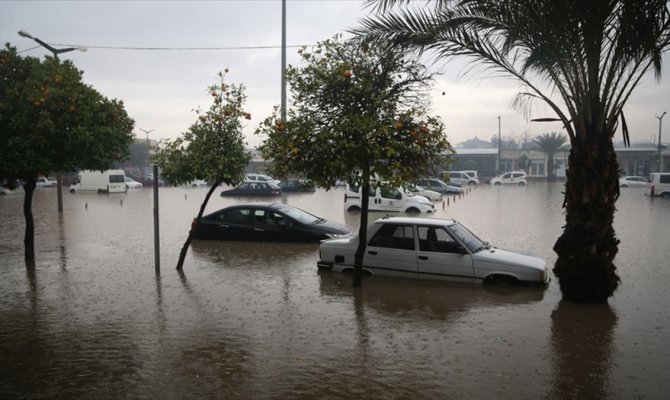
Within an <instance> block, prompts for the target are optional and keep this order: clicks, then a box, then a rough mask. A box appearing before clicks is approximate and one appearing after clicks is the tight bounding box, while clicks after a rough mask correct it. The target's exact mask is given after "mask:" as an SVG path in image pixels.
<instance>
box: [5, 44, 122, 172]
mask: <svg viewBox="0 0 670 400" xmlns="http://www.w3.org/2000/svg"><path fill="white" fill-rule="evenodd" d="M133 125H134V122H133V120H132V119H130V118H129V117H128V115H127V114H126V111H125V109H124V107H123V103H122V102H120V101H117V100H109V99H107V98H105V97H104V96H102V95H101V94H100V93H98V92H97V91H96V90H95V89H93V88H92V87H90V86H89V85H86V84H84V83H83V82H82V73H81V71H79V70H77V69H76V68H75V67H74V65H73V64H72V63H71V62H69V61H65V62H60V61H59V60H57V59H54V58H50V57H47V58H46V59H45V60H44V61H41V60H39V59H37V58H33V57H20V56H19V55H18V54H17V53H16V49H15V48H13V47H10V46H9V45H7V46H6V47H5V48H4V49H2V50H0V148H2V151H1V152H0V181H5V182H6V183H9V184H11V183H13V182H15V181H16V180H17V179H21V180H23V181H29V180H30V179H35V178H36V177H37V175H38V174H39V173H44V174H46V173H49V172H51V171H72V170H75V169H77V168H81V169H100V170H102V169H106V168H108V167H109V166H110V165H111V164H112V162H113V161H115V160H120V159H122V158H123V157H124V156H125V154H126V152H127V149H128V146H129V145H130V143H132V130H133Z"/></svg>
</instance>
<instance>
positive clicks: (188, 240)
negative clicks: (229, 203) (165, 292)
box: [177, 182, 221, 271]
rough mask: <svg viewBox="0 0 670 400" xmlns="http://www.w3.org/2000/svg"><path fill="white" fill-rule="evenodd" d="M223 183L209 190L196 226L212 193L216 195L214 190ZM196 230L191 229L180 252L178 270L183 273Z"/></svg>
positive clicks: (215, 184)
mask: <svg viewBox="0 0 670 400" xmlns="http://www.w3.org/2000/svg"><path fill="white" fill-rule="evenodd" d="M220 183H221V182H215V183H214V184H213V185H212V187H211V188H210V189H209V191H208V192H207V195H206V196H205V200H204V201H203V202H202V204H201V205H200V211H198V216H197V217H196V219H195V221H196V222H195V223H196V226H197V224H198V223H199V222H200V218H202V214H203V213H204V212H205V208H206V207H207V203H208V202H209V198H210V197H212V193H214V190H215V189H216V188H217V187H218V186H219V184H220ZM194 229H195V226H194V227H193V228H191V230H189V231H188V237H187V238H186V241H185V242H184V245H183V246H182V247H181V251H180V252H179V261H177V270H179V271H181V270H182V269H183V268H184V260H185V259H186V253H187V252H188V248H189V246H190V245H191V242H192V241H193V230H194Z"/></svg>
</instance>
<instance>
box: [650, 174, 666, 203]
mask: <svg viewBox="0 0 670 400" xmlns="http://www.w3.org/2000/svg"><path fill="white" fill-rule="evenodd" d="M644 194H646V195H647V196H661V197H662V198H664V199H670V172H654V173H653V174H651V179H649V185H648V186H647V191H646V192H645V193H644Z"/></svg>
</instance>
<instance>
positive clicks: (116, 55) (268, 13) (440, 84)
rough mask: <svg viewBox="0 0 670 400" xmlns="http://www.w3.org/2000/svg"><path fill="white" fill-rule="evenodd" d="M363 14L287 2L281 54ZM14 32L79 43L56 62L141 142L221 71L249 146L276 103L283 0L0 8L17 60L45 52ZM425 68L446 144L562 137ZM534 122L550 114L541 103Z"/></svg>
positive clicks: (162, 130)
mask: <svg viewBox="0 0 670 400" xmlns="http://www.w3.org/2000/svg"><path fill="white" fill-rule="evenodd" d="M368 12H369V10H366V9H364V8H363V7H362V2H361V1H324V0H314V1H291V0H289V1H288V2H287V21H286V22H287V29H286V30H287V45H288V46H299V45H310V44H315V43H316V42H318V41H321V40H324V39H328V38H331V37H332V36H333V35H335V34H336V33H344V32H345V31H346V30H347V29H350V28H352V27H355V26H356V24H357V21H358V20H359V19H360V18H361V17H363V16H365V15H366V13H368ZM19 30H25V31H27V32H29V33H30V34H32V35H33V36H35V37H38V38H40V39H42V40H43V41H45V42H47V43H49V44H51V45H53V46H54V47H57V48H58V47H59V46H72V45H77V46H79V45H81V46H86V47H87V48H88V51H87V52H69V53H64V54H62V55H61V56H60V57H61V59H69V60H72V61H73V62H74V63H75V65H76V66H77V67H78V68H79V69H81V70H82V71H84V80H85V82H86V83H89V84H91V85H92V86H93V87H94V88H95V89H97V90H98V91H99V92H101V93H102V94H103V95H105V96H106V97H109V98H117V99H119V100H122V101H123V102H124V103H125V106H126V110H127V112H128V113H129V115H130V117H131V118H133V119H134V120H135V132H136V134H137V136H139V137H142V138H144V137H146V135H145V133H144V132H142V131H141V129H144V130H152V132H151V133H150V134H149V137H150V138H151V139H161V138H174V137H177V136H178V135H179V134H180V133H181V132H184V131H185V130H187V129H188V127H189V126H190V125H191V124H192V123H193V122H194V121H195V118H196V117H195V114H194V113H193V110H194V109H195V108H197V107H201V108H203V109H207V108H209V105H210V103H209V101H210V98H209V97H208V95H207V93H206V88H207V86H209V85H210V84H212V83H214V82H215V80H216V74H217V73H218V72H219V71H222V70H223V69H224V68H229V69H230V72H229V74H228V77H227V81H228V82H229V83H241V84H243V85H245V87H246V88H247V96H248V101H247V106H246V109H247V110H248V111H249V112H251V114H252V120H251V121H246V120H245V122H246V127H245V133H246V135H247V141H248V143H249V144H250V145H251V146H256V145H258V143H259V142H260V141H261V138H260V137H258V136H256V135H254V134H253V131H254V130H255V128H256V126H257V125H258V124H259V123H260V121H261V120H262V119H263V118H265V117H266V116H267V115H269V114H270V113H271V111H272V107H273V106H274V105H279V103H280V101H281V99H280V93H281V91H280V81H281V49H280V46H281V0H266V1H252V0H247V1H244V0H241V1H25V0H22V1H4V0H0V41H1V42H2V44H3V45H4V43H10V44H11V45H13V46H15V47H16V48H17V49H18V50H19V51H20V52H22V53H21V54H22V55H30V56H35V57H42V56H44V55H47V54H49V53H48V52H47V50H46V49H44V48H41V47H37V48H34V47H35V46H36V45H37V44H36V43H35V42H34V41H32V40H30V39H26V38H23V37H20V36H19V35H18V34H17V32H18V31H19ZM259 47H260V48H259ZM156 48H161V49H160V50H156ZM165 48H170V49H171V50H165ZM195 48H217V49H216V50H196V49H195ZM296 53H297V48H295V47H289V48H288V49H287V59H288V63H289V64H293V65H296V64H297V63H298V62H299V60H298V57H297V54H296ZM664 61H665V64H664V76H663V78H662V80H661V81H660V82H657V81H656V80H655V79H654V77H653V76H651V75H650V76H648V77H647V78H646V79H645V80H644V81H643V82H642V83H641V84H640V86H639V87H638V89H637V90H636V92H635V94H634V95H633V97H632V98H631V99H630V101H629V102H628V104H627V107H626V108H625V113H626V118H627V122H628V125H629V128H630V130H631V139H632V140H633V141H647V142H650V141H651V140H652V139H653V138H654V137H656V135H657V134H658V126H659V124H658V119H657V118H655V116H660V115H661V114H662V113H663V111H668V112H670V85H669V82H670V76H668V73H669V72H670V70H669V69H668V67H667V64H668V62H670V57H668V55H667V54H666V57H665V58H664ZM431 68H432V69H433V70H434V71H438V72H440V73H441V74H442V75H441V76H440V77H439V79H438V80H437V81H436V82H435V88H434V91H433V94H434V96H433V110H432V113H433V114H436V115H439V116H440V117H441V118H442V120H443V121H444V122H445V124H446V128H447V136H448V138H449V140H450V141H451V142H452V143H453V144H458V143H460V142H463V141H464V140H467V139H469V138H472V137H474V136H477V137H479V138H481V139H484V140H490V139H491V137H492V136H494V135H497V133H498V116H500V117H501V118H500V120H501V132H502V136H503V137H510V136H515V137H517V138H518V139H521V138H522V137H523V136H524V135H527V136H529V137H533V136H535V135H538V134H540V133H544V132H552V131H560V130H561V127H560V124H558V123H533V122H527V121H526V120H525V119H524V116H523V115H522V114H521V113H520V112H518V111H516V110H514V109H512V108H511V106H510V103H511V101H512V99H513V97H514V95H515V94H516V93H517V92H518V91H519V89H520V86H519V85H518V84H517V83H515V82H514V81H511V80H507V79H503V78H494V77H491V76H490V73H487V72H486V71H485V70H482V72H480V73H478V74H475V75H471V76H468V77H467V78H463V77H462V76H461V75H462V72H463V71H467V70H468V69H469V68H470V66H469V65H468V64H466V63H461V62H454V63H449V64H447V65H444V64H437V65H432V66H431ZM464 68H465V69H464ZM443 92H444V93H445V94H444V95H442V93H443ZM289 105H290V104H289ZM533 116H534V117H547V116H553V115H552V114H551V113H550V112H549V111H548V110H547V109H545V108H543V107H541V106H540V107H538V108H536V109H535V110H534V114H533ZM663 121H664V122H665V126H666V127H667V128H666V129H664V134H663V142H664V143H668V142H670V117H668V118H665V119H664V120H663ZM615 140H620V135H617V136H616V137H615Z"/></svg>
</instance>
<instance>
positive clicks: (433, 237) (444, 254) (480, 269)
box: [317, 217, 551, 286]
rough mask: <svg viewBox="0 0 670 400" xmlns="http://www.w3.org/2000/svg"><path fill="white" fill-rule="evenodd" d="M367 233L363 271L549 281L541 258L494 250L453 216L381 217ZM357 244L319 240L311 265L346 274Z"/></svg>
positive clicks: (351, 238)
mask: <svg viewBox="0 0 670 400" xmlns="http://www.w3.org/2000/svg"><path fill="white" fill-rule="evenodd" d="M367 235H368V243H367V246H366V249H365V252H364V256H363V271H364V272H365V273H366V274H368V275H373V276H374V275H378V276H391V277H399V278H414V279H433V280H444V281H453V282H461V283H486V284H489V283H491V284H494V283H495V284H505V285H514V284H534V285H543V286H546V285H547V284H548V283H549V281H550V279H551V277H550V275H549V267H548V266H547V263H546V261H545V260H543V259H541V258H537V257H533V256H529V255H524V254H519V253H515V252H511V251H507V250H501V249H497V248H495V247H493V246H491V245H489V244H488V242H483V241H482V240H481V239H479V238H478V237H477V236H475V235H474V234H473V233H471V232H470V231H469V230H468V229H467V228H465V226H463V225H461V224H460V223H458V222H456V221H454V220H448V219H438V218H411V217H392V218H389V217H386V218H382V219H378V220H377V221H375V222H374V223H373V224H372V225H370V226H369V227H368V231H367ZM357 247H358V235H353V236H348V237H345V238H336V239H328V240H324V241H322V242H321V245H320V247H319V261H318V262H317V267H319V268H320V269H332V270H333V271H336V272H343V273H347V272H351V271H353V268H354V255H355V253H356V249H357Z"/></svg>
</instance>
